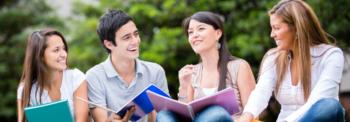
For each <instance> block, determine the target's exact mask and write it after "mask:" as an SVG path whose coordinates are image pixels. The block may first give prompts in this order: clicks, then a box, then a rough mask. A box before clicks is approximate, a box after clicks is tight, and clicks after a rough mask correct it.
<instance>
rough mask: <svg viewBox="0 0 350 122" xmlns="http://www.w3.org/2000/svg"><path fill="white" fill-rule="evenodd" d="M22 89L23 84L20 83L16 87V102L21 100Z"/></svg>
mask: <svg viewBox="0 0 350 122" xmlns="http://www.w3.org/2000/svg"><path fill="white" fill-rule="evenodd" d="M23 87H24V84H23V83H20V84H19V85H18V88H17V100H21V99H22V96H23Z"/></svg>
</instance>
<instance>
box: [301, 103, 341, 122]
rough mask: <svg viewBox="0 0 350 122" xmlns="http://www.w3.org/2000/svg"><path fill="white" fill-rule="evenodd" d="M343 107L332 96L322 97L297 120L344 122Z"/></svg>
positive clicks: (307, 121) (306, 121) (305, 121)
mask: <svg viewBox="0 0 350 122" xmlns="http://www.w3.org/2000/svg"><path fill="white" fill-rule="evenodd" d="M344 117H345V113H344V108H343V107H342V105H341V104H340V102H339V101H338V100H336V99H333V98H324V99H320V100H318V101H317V102H316V103H315V104H313V105H312V106H311V107H310V109H309V110H308V111H307V112H306V113H305V115H304V116H303V117H302V118H301V119H300V120H299V122H344Z"/></svg>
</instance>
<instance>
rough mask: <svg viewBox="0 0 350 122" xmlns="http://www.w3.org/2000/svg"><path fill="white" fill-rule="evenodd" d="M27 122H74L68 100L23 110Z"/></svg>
mask: <svg viewBox="0 0 350 122" xmlns="http://www.w3.org/2000/svg"><path fill="white" fill-rule="evenodd" d="M24 112H25V116H26V118H27V120H28V122H74V119H73V117H72V114H71V112H70V109H69V105H68V100H60V101H56V102H51V103H47V104H42V105H38V106H31V107H26V108H24Z"/></svg>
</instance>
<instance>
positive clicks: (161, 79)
mask: <svg viewBox="0 0 350 122" xmlns="http://www.w3.org/2000/svg"><path fill="white" fill-rule="evenodd" d="M158 66H159V68H158V69H159V70H157V74H156V75H157V76H156V78H157V80H156V84H155V85H156V86H157V87H159V88H161V89H162V90H163V91H164V92H165V93H167V94H168V95H169V89H168V81H167V79H166V76H165V71H164V69H163V68H162V67H161V66H160V65H158Z"/></svg>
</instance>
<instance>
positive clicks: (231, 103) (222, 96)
mask: <svg viewBox="0 0 350 122" xmlns="http://www.w3.org/2000/svg"><path fill="white" fill-rule="evenodd" d="M147 95H148V97H149V99H150V101H151V103H152V104H153V107H154V109H155V110H156V111H157V112H159V111H161V110H170V111H172V112H175V113H177V114H179V115H182V116H183V117H186V118H191V119H193V118H194V117H195V115H196V113H198V112H200V111H201V110H202V109H203V108H205V107H207V106H210V105H219V106H221V107H223V108H225V109H226V111H227V112H229V113H230V114H231V115H233V114H235V113H237V112H239V107H238V103H237V100H236V97H235V94H234V91H233V89H232V88H226V89H224V90H221V91H219V92H217V93H215V94H213V95H211V96H206V97H203V98H200V99H197V100H194V101H192V102H190V103H183V102H180V101H177V100H174V99H171V98H168V97H164V96H161V95H159V94H157V93H154V92H152V91H147Z"/></svg>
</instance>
